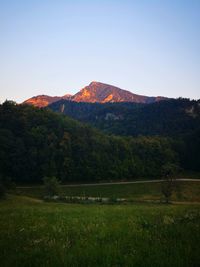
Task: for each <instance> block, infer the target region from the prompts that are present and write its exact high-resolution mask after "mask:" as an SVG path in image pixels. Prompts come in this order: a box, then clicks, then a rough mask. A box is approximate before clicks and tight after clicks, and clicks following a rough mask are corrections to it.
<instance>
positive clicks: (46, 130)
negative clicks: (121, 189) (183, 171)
mask: <svg viewBox="0 0 200 267" xmlns="http://www.w3.org/2000/svg"><path fill="white" fill-rule="evenodd" d="M179 162H180V156H179V154H178V153H177V151H175V149H174V144H173V140H171V139H170V138H167V137H158V136H154V137H145V136H140V137H137V138H133V137H122V136H114V135H106V134H104V133H102V132H100V131H99V130H97V129H94V128H92V127H91V126H89V125H86V124H83V123H80V122H78V121H75V120H73V119H71V118H69V117H67V116H64V115H61V114H56V113H55V112H53V111H50V110H45V109H38V108H35V107H32V106H28V105H17V104H15V103H14V102H10V101H6V102H4V103H3V104H2V105H0V179H1V181H3V182H5V181H13V182H15V183H18V184H19V183H21V184H22V183H26V184H27V183H29V184H33V183H41V182H42V180H43V178H44V177H49V176H55V177H57V178H58V179H59V180H60V181H61V182H62V183H66V182H86V181H90V182H91V181H92V182H97V181H100V180H101V181H103V180H104V181H114V180H119V179H120V180H123V179H124V180H128V179H136V178H141V177H147V178H152V177H154V178H156V177H160V175H161V172H162V166H163V165H164V164H166V163H177V164H179Z"/></svg>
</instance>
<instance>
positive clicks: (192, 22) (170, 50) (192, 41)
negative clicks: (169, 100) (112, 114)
mask: <svg viewBox="0 0 200 267" xmlns="http://www.w3.org/2000/svg"><path fill="white" fill-rule="evenodd" d="M92 80H95V81H101V82H105V83H109V84H113V85H116V86H118V87H120V88H124V89H127V90H130V91H132V92H134V93H137V94H144V95H149V96H157V95H163V96H169V97H179V96H182V97H189V98H194V99H197V98H200V0H196V1H195V0H187V1H186V0H130V1H128V0H121V1H118V0H110V1H109V0H106V1H104V0H99V1H96V0H69V1H68V0H65V1H64V0H54V1H51V0H29V1H28V0H0V101H1V102H2V101H4V100H5V99H6V98H7V99H12V100H15V101H17V102H20V101H23V100H25V99H26V98H29V97H31V96H33V95H38V94H48V95H64V94H66V93H72V94H73V93H76V92H77V91H78V90H80V89H81V88H82V87H84V86H85V85H87V84H89V83H90V82H91V81H92Z"/></svg>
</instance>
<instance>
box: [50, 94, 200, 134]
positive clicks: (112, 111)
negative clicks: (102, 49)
mask: <svg viewBox="0 0 200 267" xmlns="http://www.w3.org/2000/svg"><path fill="white" fill-rule="evenodd" d="M48 108H50V109H52V110H53V111H56V112H61V113H63V114H65V115H68V116H70V117H72V118H74V119H77V120H80V121H82V122H86V123H89V124H91V125H92V126H95V127H97V128H99V129H100V130H103V131H104V132H106V133H109V134H115V135H124V136H138V135H145V136H152V135H160V136H172V137H174V136H177V135H179V136H180V135H183V134H188V133H192V132H193V131H195V130H197V129H199V128H200V100H198V101H195V100H192V101H191V100H189V99H183V98H179V99H169V100H165V101H160V102H156V103H152V104H138V103H125V102H121V103H120V102H118V103H105V104H100V103H77V102H73V101H67V100H61V101H58V102H55V103H53V104H51V105H49V107H48Z"/></svg>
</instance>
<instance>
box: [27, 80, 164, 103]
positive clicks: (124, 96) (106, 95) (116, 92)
mask: <svg viewBox="0 0 200 267" xmlns="http://www.w3.org/2000/svg"><path fill="white" fill-rule="evenodd" d="M61 99H67V100H71V101H75V102H90V103H96V102H98V103H107V102H134V103H152V102H157V101H161V100H164V99H166V98H165V97H160V96H159V97H148V96H143V95H137V94H134V93H132V92H130V91H127V90H124V89H120V88H118V87H116V86H113V85H109V84H106V83H102V82H97V81H92V82H91V83H90V84H89V85H87V86H85V87H84V88H83V89H81V90H80V91H79V92H78V93H76V94H75V95H73V96H72V95H69V94H66V95H64V96H61V97H51V96H46V95H40V96H36V97H32V98H30V99H28V100H26V101H25V102H24V103H27V104H31V105H34V106H38V107H45V106H47V105H49V104H51V103H53V102H56V101H59V100H61Z"/></svg>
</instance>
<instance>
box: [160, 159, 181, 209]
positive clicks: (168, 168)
mask: <svg viewBox="0 0 200 267" xmlns="http://www.w3.org/2000/svg"><path fill="white" fill-rule="evenodd" d="M178 170H179V167H178V166H177V165H175V164H172V163H168V164H165V165H163V167H162V173H163V182H162V187H161V190H162V194H163V195H164V198H165V202H166V203H167V204H168V203H169V202H170V198H171V196H172V193H173V191H174V190H175V188H176V174H177V173H178Z"/></svg>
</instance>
